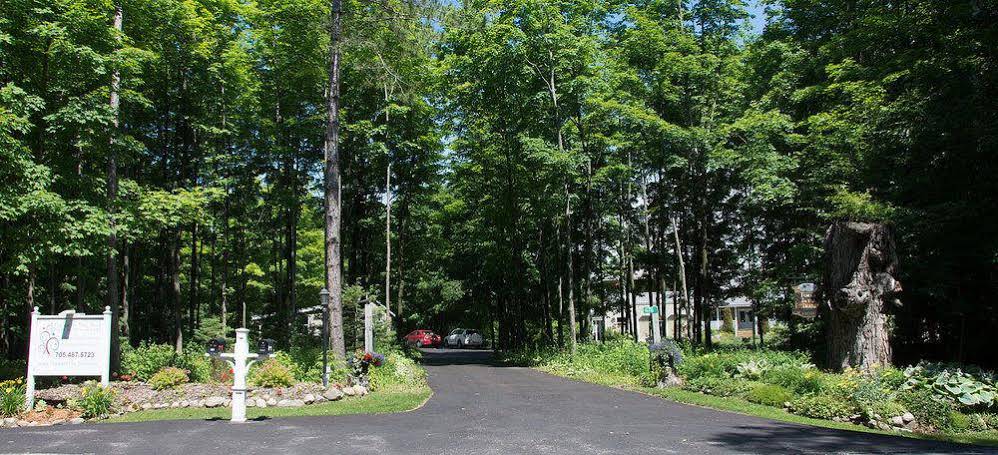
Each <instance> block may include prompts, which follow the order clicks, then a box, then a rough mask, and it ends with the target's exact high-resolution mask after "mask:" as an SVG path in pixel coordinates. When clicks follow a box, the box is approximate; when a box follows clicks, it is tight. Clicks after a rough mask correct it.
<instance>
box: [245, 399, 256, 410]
mask: <svg viewBox="0 0 998 455" xmlns="http://www.w3.org/2000/svg"><path fill="white" fill-rule="evenodd" d="M246 407H247V408H255V407H256V400H254V399H252V398H250V399H248V400H246Z"/></svg>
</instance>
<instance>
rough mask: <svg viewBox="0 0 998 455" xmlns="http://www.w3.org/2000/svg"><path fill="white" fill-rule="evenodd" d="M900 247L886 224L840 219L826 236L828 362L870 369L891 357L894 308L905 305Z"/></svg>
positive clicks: (887, 362)
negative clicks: (899, 267)
mask: <svg viewBox="0 0 998 455" xmlns="http://www.w3.org/2000/svg"><path fill="white" fill-rule="evenodd" d="M896 269H897V253H896V251H895V245H894V237H893V234H892V233H891V231H890V229H888V228H887V227H886V226H884V225H882V224H876V223H857V222H844V221H843V222H837V223H835V224H833V225H832V226H831V227H829V228H828V232H827V233H826V236H825V276H824V283H823V289H822V292H823V293H824V300H825V304H826V305H825V306H824V311H823V312H824V313H825V316H826V322H827V327H826V333H827V340H828V366H829V367H831V368H835V369H842V368H845V367H849V366H851V367H854V368H859V369H861V370H863V371H869V370H870V369H873V368H875V367H877V366H884V365H890V363H891V344H890V341H891V318H890V316H889V312H890V310H892V309H893V308H896V307H899V306H900V305H901V303H900V301H899V300H898V299H897V296H898V293H899V292H901V283H899V282H898V281H897V279H895V274H896Z"/></svg>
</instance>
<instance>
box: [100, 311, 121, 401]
mask: <svg viewBox="0 0 998 455" xmlns="http://www.w3.org/2000/svg"><path fill="white" fill-rule="evenodd" d="M112 320H113V319H112V318H111V307H110V306H106V307H104V333H106V334H107V336H105V337H101V344H102V345H103V346H101V350H102V351H104V352H106V353H107V355H106V356H104V361H103V364H102V365H101V366H100V371H101V375H100V383H101V385H102V386H104V387H107V386H108V385H110V384H111V337H114V336H118V334H117V333H115V331H114V327H111V321H112Z"/></svg>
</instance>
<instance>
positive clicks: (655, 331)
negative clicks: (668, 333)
mask: <svg viewBox="0 0 998 455" xmlns="http://www.w3.org/2000/svg"><path fill="white" fill-rule="evenodd" d="M652 308H655V309H656V310H657V309H658V307H652ZM651 333H652V341H653V342H654V343H655V344H658V343H661V342H662V331H661V329H660V328H659V327H658V311H656V312H654V313H652V314H651Z"/></svg>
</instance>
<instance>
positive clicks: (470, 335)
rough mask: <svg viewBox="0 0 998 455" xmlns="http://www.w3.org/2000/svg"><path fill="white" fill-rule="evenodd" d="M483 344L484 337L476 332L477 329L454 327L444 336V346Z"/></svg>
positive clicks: (461, 346)
mask: <svg viewBox="0 0 998 455" xmlns="http://www.w3.org/2000/svg"><path fill="white" fill-rule="evenodd" d="M484 345H485V339H484V338H482V334H481V333H478V331H477V330H472V329H454V330H451V332H450V334H449V335H447V337H446V338H444V346H445V347H456V348H463V347H476V348H480V347H482V346H484Z"/></svg>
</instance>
